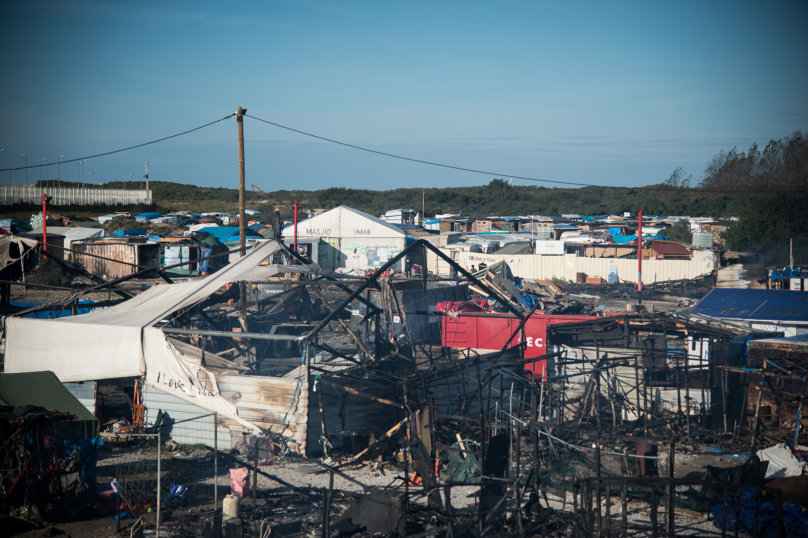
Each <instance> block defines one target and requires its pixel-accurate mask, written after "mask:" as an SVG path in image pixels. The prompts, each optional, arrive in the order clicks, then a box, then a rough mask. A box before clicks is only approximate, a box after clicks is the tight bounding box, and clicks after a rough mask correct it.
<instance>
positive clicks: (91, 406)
mask: <svg viewBox="0 0 808 538" xmlns="http://www.w3.org/2000/svg"><path fill="white" fill-rule="evenodd" d="M97 383H98V382H97V381H83V382H80V383H63V385H64V386H65V388H66V389H67V390H68V392H70V394H72V395H73V396H75V397H76V399H77V400H78V401H80V402H81V404H82V405H83V406H84V407H86V408H87V410H88V411H89V412H90V413H92V414H93V415H95V395H96V391H97V390H98V389H97Z"/></svg>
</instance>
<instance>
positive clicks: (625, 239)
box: [612, 234, 668, 244]
mask: <svg viewBox="0 0 808 538" xmlns="http://www.w3.org/2000/svg"><path fill="white" fill-rule="evenodd" d="M642 238H643V240H644V241H648V240H649V239H661V240H662V241H667V240H668V236H666V235H645V234H643V236H642ZM636 240H637V236H636V235H615V236H613V237H612V241H614V242H615V243H617V244H623V243H631V242H632V241H636Z"/></svg>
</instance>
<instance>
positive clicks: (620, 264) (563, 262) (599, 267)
mask: <svg viewBox="0 0 808 538" xmlns="http://www.w3.org/2000/svg"><path fill="white" fill-rule="evenodd" d="M441 250H442V251H443V252H444V253H445V254H446V255H447V256H449V257H450V258H452V259H454V260H455V261H457V263H458V264H460V266H462V267H465V268H466V269H467V270H468V269H469V268H471V266H472V265H475V266H476V265H479V263H480V262H483V263H486V264H488V265H489V266H490V265H492V264H494V263H497V262H500V261H504V262H505V263H507V264H508V267H510V269H511V272H512V273H513V275H514V276H518V277H520V278H532V279H535V280H551V279H553V278H562V279H564V280H565V281H573V282H574V281H575V275H576V273H586V274H587V275H589V276H599V277H601V278H603V279H606V278H607V277H608V276H609V272H610V267H611V266H612V265H615V266H617V276H618V278H619V279H620V280H621V281H623V282H636V281H637V260H627V259H613V258H585V257H577V256H575V255H572V254H566V255H564V256H542V255H540V254H510V255H509V254H479V253H476V252H457V251H454V252H452V251H451V250H449V249H441ZM427 260H428V264H429V265H428V267H429V269H430V271H434V270H437V271H438V273H439V274H441V275H444V276H449V274H450V268H449V264H447V263H446V262H443V261H438V260H437V256H436V255H435V254H434V253H432V252H428V253H427ZM642 269H643V271H642V277H643V282H645V283H646V284H653V283H655V282H665V281H669V280H683V279H693V278H697V277H700V276H703V275H706V274H710V273H712V272H713V269H715V264H714V263H713V262H712V261H709V260H643V262H642Z"/></svg>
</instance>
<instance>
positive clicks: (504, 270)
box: [472, 261, 513, 281]
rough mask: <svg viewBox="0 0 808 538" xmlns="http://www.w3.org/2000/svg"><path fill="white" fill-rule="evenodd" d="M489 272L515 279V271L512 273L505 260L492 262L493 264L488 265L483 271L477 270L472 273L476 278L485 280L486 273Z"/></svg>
mask: <svg viewBox="0 0 808 538" xmlns="http://www.w3.org/2000/svg"><path fill="white" fill-rule="evenodd" d="M488 272H490V273H492V274H495V275H498V276H501V277H502V278H505V279H507V280H513V273H511V268H510V267H508V264H507V263H505V261H501V262H497V263H492V264H491V265H489V266H488V267H486V268H485V269H483V270H482V271H477V272H476V273H472V274H473V275H474V278H476V279H477V280H483V281H484V280H485V275H486V273H488Z"/></svg>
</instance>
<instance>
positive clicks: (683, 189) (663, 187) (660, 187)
mask: <svg viewBox="0 0 808 538" xmlns="http://www.w3.org/2000/svg"><path fill="white" fill-rule="evenodd" d="M244 115H245V116H247V117H248V118H252V119H254V120H258V121H260V122H263V123H267V124H269V125H273V126H275V127H278V128H280V129H285V130H287V131H292V132H294V133H298V134H302V135H305V136H309V137H311V138H317V139H319V140H323V141H325V142H331V143H332V144H338V145H340V146H345V147H348V148H353V149H358V150H361V151H366V152H368V153H375V154H376V155H382V156H384V157H392V158H394V159H401V160H402V161H410V162H414V163H420V164H426V165H429V166H439V167H441V168H450V169H452V170H460V171H463V172H471V173H474V174H484V175H486V176H499V177H502V178H506V177H507V178H513V179H522V180H525V181H537V182H541V183H554V184H558V185H572V186H575V187H599V188H608V189H633V190H649V189H650V190H664V191H673V192H686V191H691V192H700V193H702V192H703V193H722V194H769V193H774V192H808V191H804V190H790V191H772V190H765V191H741V190H736V191H730V190H716V189H700V188H696V187H672V186H668V185H646V186H643V187H623V186H612V185H597V184H594V183H576V182H572V181H560V180H554V179H539V178H535V177H525V176H515V175H513V174H502V173H499V172H486V171H484V170H475V169H473V168H464V167H462V166H453V165H449V164H442V163H436V162H432V161H424V160H422V159H413V158H411V157H403V156H401V155H395V154H393V153H386V152H384V151H377V150H375V149H370V148H365V147H362V146H357V145H355V144H348V143H347V142H340V141H339V140H334V139H332V138H326V137H324V136H319V135H316V134H312V133H307V132H306V131H301V130H299V129H294V128H292V127H287V126H286V125H281V124H279V123H275V122H271V121H268V120H264V119H261V118H257V117H255V116H252V115H250V114H244Z"/></svg>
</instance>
